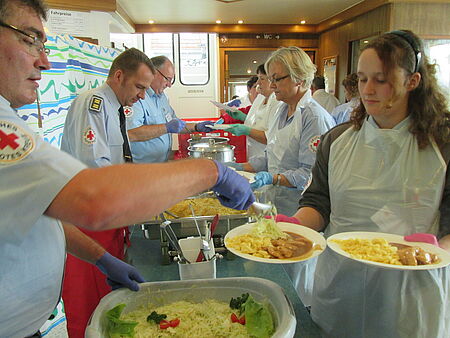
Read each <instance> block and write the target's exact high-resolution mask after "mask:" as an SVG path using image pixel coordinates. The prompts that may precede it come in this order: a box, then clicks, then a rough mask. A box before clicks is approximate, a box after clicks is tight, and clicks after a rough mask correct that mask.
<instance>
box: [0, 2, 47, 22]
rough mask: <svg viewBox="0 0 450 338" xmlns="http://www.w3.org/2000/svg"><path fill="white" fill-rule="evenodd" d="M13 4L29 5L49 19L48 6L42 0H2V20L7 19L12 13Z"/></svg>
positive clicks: (0, 13) (0, 10)
mask: <svg viewBox="0 0 450 338" xmlns="http://www.w3.org/2000/svg"><path fill="white" fill-rule="evenodd" d="M13 4H15V5H16V6H18V7H21V6H22V7H28V8H29V9H31V10H33V11H34V12H35V13H36V14H37V15H39V17H40V18H41V19H44V20H47V7H46V6H45V5H44V3H43V1H42V0H0V20H5V19H7V18H8V16H10V15H11V14H12V13H11V10H12V8H11V5H13Z"/></svg>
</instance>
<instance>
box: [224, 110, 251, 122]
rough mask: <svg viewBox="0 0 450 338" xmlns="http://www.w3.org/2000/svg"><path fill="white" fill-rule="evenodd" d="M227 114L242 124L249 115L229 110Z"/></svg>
mask: <svg viewBox="0 0 450 338" xmlns="http://www.w3.org/2000/svg"><path fill="white" fill-rule="evenodd" d="M227 114H228V115H230V116H231V117H232V118H234V119H235V120H239V121H242V122H244V121H245V119H246V118H247V115H246V114H244V113H243V112H241V111H239V110H238V111H232V110H227Z"/></svg>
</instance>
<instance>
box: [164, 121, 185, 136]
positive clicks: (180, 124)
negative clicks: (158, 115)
mask: <svg viewBox="0 0 450 338" xmlns="http://www.w3.org/2000/svg"><path fill="white" fill-rule="evenodd" d="M184 127H186V122H184V121H183V120H180V119H172V120H170V121H169V122H167V123H166V128H167V132H168V133H174V134H176V133H179V132H180V131H181V130H183V128H184Z"/></svg>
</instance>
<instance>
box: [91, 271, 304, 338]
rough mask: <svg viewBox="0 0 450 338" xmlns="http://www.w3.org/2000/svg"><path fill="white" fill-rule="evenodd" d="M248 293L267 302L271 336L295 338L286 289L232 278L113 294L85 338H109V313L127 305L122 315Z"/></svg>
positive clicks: (165, 284)
mask: <svg viewBox="0 0 450 338" xmlns="http://www.w3.org/2000/svg"><path fill="white" fill-rule="evenodd" d="M246 292H248V293H249V294H251V295H252V296H253V298H254V299H255V300H256V301H258V302H268V303H269V307H270V309H271V311H272V316H273V319H274V323H275V327H276V330H275V333H274V334H273V335H272V337H276V338H281V337H287V338H291V337H294V334H295V328H296V325H297V321H296V319H295V312H294V309H293V308H292V304H291V303H290V302H289V300H288V298H287V297H286V294H285V293H284V291H283V289H282V288H281V287H280V286H279V285H278V284H276V283H274V282H272V281H270V280H267V279H262V278H254V277H232V278H218V279H198V280H182V281H169V282H151V283H142V284H140V290H139V291H138V292H133V291H130V290H128V289H120V290H116V291H113V292H111V293H109V294H108V295H106V296H105V297H103V298H102V300H101V301H100V303H99V304H98V306H97V308H96V309H95V311H94V313H93V315H92V317H91V319H90V322H89V325H88V326H87V328H86V336H85V337H86V338H94V337H95V338H99V337H104V338H106V337H107V335H106V332H105V328H106V316H105V315H106V312H107V311H108V310H110V309H112V308H113V307H114V306H116V305H118V304H121V303H124V304H126V305H127V306H126V307H125V309H124V311H123V313H127V312H131V311H134V310H135V309H137V308H138V307H140V306H142V305H146V304H148V302H151V303H153V304H155V305H156V306H160V305H164V304H168V303H173V302H176V301H179V300H186V301H192V302H202V301H204V300H206V299H211V298H212V299H216V300H218V301H223V302H227V303H228V302H229V301H230V299H231V298H232V297H233V298H236V297H238V296H241V295H242V294H243V293H246Z"/></svg>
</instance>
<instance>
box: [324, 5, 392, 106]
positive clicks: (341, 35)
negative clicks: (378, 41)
mask: <svg viewBox="0 0 450 338" xmlns="http://www.w3.org/2000/svg"><path fill="white" fill-rule="evenodd" d="M390 12H391V4H386V5H384V6H380V7H377V8H376V9H374V10H372V11H370V12H368V13H365V14H362V15H360V16H357V17H355V18H354V19H353V20H351V21H350V22H348V23H346V24H344V25H342V26H339V27H337V28H334V29H331V30H329V31H326V32H324V33H323V34H321V35H320V38H319V52H318V58H317V65H318V72H319V73H320V74H322V73H323V66H322V60H323V58H324V57H329V56H336V55H337V57H338V69H337V80H336V82H337V83H338V84H339V86H337V87H338V88H337V92H336V94H337V95H336V96H337V97H338V98H339V100H340V101H341V102H344V89H343V88H342V86H341V82H342V80H343V79H344V77H345V76H346V75H347V69H348V61H349V44H350V42H351V41H354V40H360V39H363V38H366V37H369V36H372V35H377V34H380V33H382V32H385V31H388V30H389V26H390Z"/></svg>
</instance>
